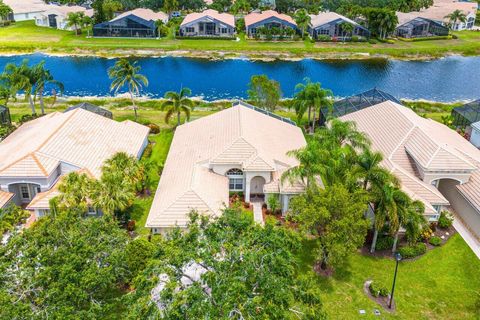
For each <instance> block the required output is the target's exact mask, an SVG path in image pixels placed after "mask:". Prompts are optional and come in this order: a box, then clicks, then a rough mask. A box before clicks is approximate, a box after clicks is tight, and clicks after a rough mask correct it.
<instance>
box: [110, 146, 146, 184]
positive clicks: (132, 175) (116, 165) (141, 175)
mask: <svg viewBox="0 0 480 320" xmlns="http://www.w3.org/2000/svg"><path fill="white" fill-rule="evenodd" d="M116 172H123V174H124V175H125V179H126V181H127V183H128V184H129V185H130V186H131V187H132V188H133V189H134V190H140V189H141V188H142V187H143V185H144V180H145V167H144V166H143V165H142V164H141V163H140V161H138V160H137V158H135V157H134V156H131V155H129V154H127V153H125V152H118V153H116V154H115V155H114V156H113V157H112V158H110V159H108V160H106V161H105V163H104V165H103V167H102V173H104V174H114V173H116Z"/></svg>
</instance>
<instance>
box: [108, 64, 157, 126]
mask: <svg viewBox="0 0 480 320" xmlns="http://www.w3.org/2000/svg"><path fill="white" fill-rule="evenodd" d="M140 69H141V68H140V66H137V62H136V61H135V62H133V63H130V62H129V61H128V60H127V59H120V60H118V61H117V62H116V63H115V65H114V66H113V67H111V68H109V69H108V76H109V77H110V79H113V81H112V84H111V85H110V90H111V91H114V92H115V94H117V93H118V91H119V90H120V89H121V88H123V87H125V86H127V88H128V93H129V94H130V99H131V100H132V105H133V110H134V112H135V121H137V118H138V115H137V106H136V105H135V99H134V95H136V94H139V93H140V90H141V89H142V85H144V86H148V79H147V78H146V77H145V76H144V75H142V74H140V73H138V72H139V71H140Z"/></svg>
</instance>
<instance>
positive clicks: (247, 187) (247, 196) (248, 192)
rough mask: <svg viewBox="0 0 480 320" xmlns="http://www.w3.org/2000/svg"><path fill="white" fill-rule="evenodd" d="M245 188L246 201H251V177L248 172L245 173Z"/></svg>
mask: <svg viewBox="0 0 480 320" xmlns="http://www.w3.org/2000/svg"><path fill="white" fill-rule="evenodd" d="M243 189H244V190H245V192H244V195H245V202H250V177H249V176H248V174H246V175H245V188H243Z"/></svg>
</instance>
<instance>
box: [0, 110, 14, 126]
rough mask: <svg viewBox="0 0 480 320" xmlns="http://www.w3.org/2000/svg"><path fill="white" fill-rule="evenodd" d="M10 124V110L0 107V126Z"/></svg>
mask: <svg viewBox="0 0 480 320" xmlns="http://www.w3.org/2000/svg"><path fill="white" fill-rule="evenodd" d="M10 124H12V119H11V118H10V110H9V109H8V108H7V107H5V106H1V105H0V125H10Z"/></svg>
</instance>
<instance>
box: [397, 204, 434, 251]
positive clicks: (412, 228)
mask: <svg viewBox="0 0 480 320" xmlns="http://www.w3.org/2000/svg"><path fill="white" fill-rule="evenodd" d="M424 213H425V205H424V204H423V203H422V202H421V201H418V200H415V201H410V202H409V203H408V206H407V208H406V210H400V211H399V223H400V225H401V226H402V227H404V228H405V235H406V237H407V241H408V243H409V244H414V243H415V242H417V239H418V238H419V237H420V234H421V232H422V228H423V226H425V225H426V224H427V221H426V220H425V217H424V215H423V214H424ZM399 229H400V228H397V230H394V233H395V237H394V241H393V246H392V252H395V251H396V250H397V243H398V231H399Z"/></svg>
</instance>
